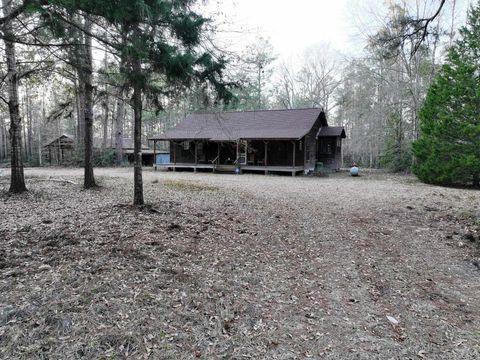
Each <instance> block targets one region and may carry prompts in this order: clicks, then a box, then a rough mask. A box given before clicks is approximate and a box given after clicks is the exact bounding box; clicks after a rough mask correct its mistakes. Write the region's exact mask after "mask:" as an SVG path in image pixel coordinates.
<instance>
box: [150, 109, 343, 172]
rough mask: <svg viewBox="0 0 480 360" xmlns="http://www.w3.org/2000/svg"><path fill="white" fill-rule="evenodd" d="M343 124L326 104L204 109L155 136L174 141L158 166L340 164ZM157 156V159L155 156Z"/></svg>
mask: <svg viewBox="0 0 480 360" xmlns="http://www.w3.org/2000/svg"><path fill="white" fill-rule="evenodd" d="M343 138H345V131H344V129H343V127H330V126H328V123H327V119H326V117H325V113H324V112H323V110H322V109H316V108H311V109H296V110H263V111H244V112H202V113H194V114H191V115H189V116H187V117H186V118H185V119H184V120H183V121H181V122H180V123H179V124H178V125H177V126H176V127H175V128H173V129H171V130H168V131H167V132H165V133H164V134H160V135H158V136H155V137H152V138H150V139H149V140H150V141H153V143H154V151H155V149H156V148H157V146H156V145H157V143H158V142H165V141H168V142H169V144H170V157H169V160H170V161H169V162H165V161H162V162H161V163H160V162H158V161H157V162H156V163H155V165H154V166H155V168H168V169H173V170H176V169H193V170H194V171H197V170H200V169H207V170H212V171H232V172H234V171H235V172H242V171H250V172H262V173H265V174H267V173H269V172H277V173H291V174H292V175H296V174H297V173H300V172H302V173H303V172H304V171H306V170H313V169H314V168H315V165H316V164H317V162H321V163H322V164H323V165H324V166H325V167H327V168H330V169H333V170H337V169H339V168H340V166H341V164H340V159H341V157H340V155H341V146H342V139H343ZM155 158H157V157H156V156H155Z"/></svg>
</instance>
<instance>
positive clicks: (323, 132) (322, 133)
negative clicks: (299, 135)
mask: <svg viewBox="0 0 480 360" xmlns="http://www.w3.org/2000/svg"><path fill="white" fill-rule="evenodd" d="M327 136H340V137H341V138H342V139H345V138H346V137H347V136H346V134H345V129H344V128H343V127H342V126H327V127H321V128H320V130H318V134H317V137H327Z"/></svg>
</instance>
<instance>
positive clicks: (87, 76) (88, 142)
mask: <svg viewBox="0 0 480 360" xmlns="http://www.w3.org/2000/svg"><path fill="white" fill-rule="evenodd" d="M91 29H92V22H91V20H90V19H89V18H88V17H86V18H85V30H86V31H87V32H90V31H91ZM84 56H85V57H84V64H83V69H82V70H83V77H84V83H85V104H84V106H85V108H84V111H85V140H84V142H85V164H84V165H85V173H84V182H83V187H84V188H85V189H90V188H93V187H95V186H96V184H95V177H94V175H93V85H92V72H93V62H92V38H91V36H89V35H85V46H84Z"/></svg>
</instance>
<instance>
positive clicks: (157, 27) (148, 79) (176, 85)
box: [31, 0, 232, 205]
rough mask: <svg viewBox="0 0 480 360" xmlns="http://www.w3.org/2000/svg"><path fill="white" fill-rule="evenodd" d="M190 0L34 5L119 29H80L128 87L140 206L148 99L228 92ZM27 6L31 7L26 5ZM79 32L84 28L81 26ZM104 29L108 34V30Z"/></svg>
mask: <svg viewBox="0 0 480 360" xmlns="http://www.w3.org/2000/svg"><path fill="white" fill-rule="evenodd" d="M195 3H196V1H195V0H169V1H165V0H163V1H162V0H104V1H97V0H82V1H80V0H50V1H42V2H38V4H37V9H36V10H37V11H38V12H40V13H41V14H43V16H44V17H45V16H49V17H52V18H54V19H55V20H57V21H59V22H66V23H68V17H67V16H65V13H67V14H69V15H70V14H74V13H78V14H85V15H88V16H89V17H95V18H98V19H99V20H101V21H97V24H98V23H101V22H104V23H105V26H107V27H110V28H112V27H113V28H115V29H121V32H122V34H121V36H118V38H120V39H121V41H117V39H115V38H112V37H109V36H108V35H105V34H101V32H99V31H95V30H92V31H91V32H85V35H86V36H92V37H94V38H95V39H96V40H97V41H99V42H101V43H103V45H105V46H107V47H109V48H110V51H111V52H114V53H116V54H117V56H118V57H119V58H120V59H122V61H124V66H123V68H122V69H121V70H122V71H124V73H123V74H122V75H123V76H124V78H125V87H128V88H130V89H132V90H133V95H132V101H131V104H132V107H133V112H134V163H135V164H134V204H135V205H142V204H143V203H144V199H143V182H142V156H141V131H142V110H143V105H144V103H145V102H146V101H147V100H148V101H150V102H151V103H153V104H156V105H158V107H160V108H161V103H160V101H159V99H160V98H165V97H169V96H172V95H174V94H176V93H178V91H179V90H180V89H187V88H190V87H193V86H201V87H203V88H204V89H205V90H206V91H208V90H209V89H210V88H211V89H213V90H214V91H215V93H216V94H217V98H219V99H221V100H224V101H227V102H228V101H229V100H230V99H231V98H232V94H231V92H230V91H229V85H228V84H226V83H225V82H224V81H223V80H222V77H223V70H224V68H225V65H226V62H225V61H224V60H223V59H222V58H216V57H214V56H213V55H212V54H211V53H209V52H205V51H201V50H200V49H199V45H200V43H201V40H202V36H203V34H204V33H205V31H206V30H205V27H206V24H207V23H208V19H206V18H204V17H203V16H201V15H200V14H198V13H196V12H195V11H194V10H193V7H194V6H193V5H194V4H195ZM45 4H48V6H45ZM31 8H32V9H33V8H34V7H33V5H32V6H31ZM83 31H84V30H83ZM107 33H111V32H110V31H108V32H107Z"/></svg>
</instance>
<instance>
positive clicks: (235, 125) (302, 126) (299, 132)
mask: <svg viewBox="0 0 480 360" xmlns="http://www.w3.org/2000/svg"><path fill="white" fill-rule="evenodd" d="M320 117H321V121H322V125H323V126H327V123H326V119H325V115H324V113H323V111H322V109H295V110H262V111H241V112H215V113H214V112H206V113H194V114H191V115H189V116H187V117H186V118H185V119H184V120H183V121H181V122H180V123H179V124H178V125H177V126H176V127H175V128H173V129H171V130H168V131H166V132H165V133H164V134H161V135H159V136H154V137H152V138H150V140H190V139H203V140H213V141H234V140H238V139H301V138H302V137H303V136H305V135H306V134H308V132H310V130H311V129H312V127H313V125H314V124H315V122H316V121H317V119H319V118H320Z"/></svg>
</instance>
